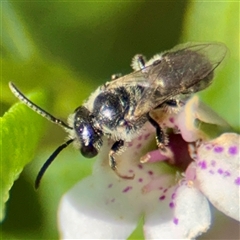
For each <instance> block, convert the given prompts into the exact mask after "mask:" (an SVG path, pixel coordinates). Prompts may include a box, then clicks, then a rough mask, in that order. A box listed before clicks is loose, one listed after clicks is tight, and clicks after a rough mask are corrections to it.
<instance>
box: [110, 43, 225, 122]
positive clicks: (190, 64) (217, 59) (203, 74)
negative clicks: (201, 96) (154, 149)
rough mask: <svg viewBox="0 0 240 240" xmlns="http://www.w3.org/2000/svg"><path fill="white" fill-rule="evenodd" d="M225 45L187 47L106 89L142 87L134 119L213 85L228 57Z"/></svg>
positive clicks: (175, 49)
mask: <svg viewBox="0 0 240 240" xmlns="http://www.w3.org/2000/svg"><path fill="white" fill-rule="evenodd" d="M226 53H227V48H226V46H225V45H224V44H222V43H186V44H180V45H178V46H176V47H174V48H173V49H171V50H169V51H166V52H163V53H162V54H161V55H157V57H156V56H155V57H153V58H152V59H150V60H149V61H148V62H147V63H146V67H145V68H144V69H142V70H139V71H135V72H133V73H130V74H128V75H125V76H123V77H120V78H118V79H116V80H113V81H111V82H108V83H106V89H114V88H116V87H121V86H123V87H129V86H131V87H134V86H142V87H144V91H143V92H142V96H141V99H140V101H139V102H138V105H137V107H136V109H135V111H134V116H133V118H135V119H137V118H138V117H140V116H142V115H143V114H145V113H147V112H149V111H150V110H152V109H154V108H156V107H157V106H158V105H160V104H161V103H163V102H164V101H166V100H167V99H169V98H172V97H174V96H176V95H178V94H180V93H182V94H189V93H194V92H198V91H200V90H202V89H204V88H206V87H207V86H209V84H211V82H212V80H213V77H214V70H215V68H216V67H217V66H218V65H219V64H220V63H221V62H222V61H223V59H224V57H225V56H226Z"/></svg>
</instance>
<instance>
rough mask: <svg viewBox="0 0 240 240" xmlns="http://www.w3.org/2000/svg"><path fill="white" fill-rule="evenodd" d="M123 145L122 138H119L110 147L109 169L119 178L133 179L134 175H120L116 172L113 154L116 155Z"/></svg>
mask: <svg viewBox="0 0 240 240" xmlns="http://www.w3.org/2000/svg"><path fill="white" fill-rule="evenodd" d="M123 145H124V141H123V140H119V141H116V142H115V143H114V144H113V145H112V147H111V150H110V152H109V165H110V167H111V169H112V170H113V171H114V172H115V173H116V174H117V175H118V176H119V177H120V178H124V179H133V178H134V175H132V176H125V175H122V174H120V173H119V172H118V170H117V162H116V160H115V157H114V155H116V154H117V153H118V152H119V151H120V150H121V149H122V147H123Z"/></svg>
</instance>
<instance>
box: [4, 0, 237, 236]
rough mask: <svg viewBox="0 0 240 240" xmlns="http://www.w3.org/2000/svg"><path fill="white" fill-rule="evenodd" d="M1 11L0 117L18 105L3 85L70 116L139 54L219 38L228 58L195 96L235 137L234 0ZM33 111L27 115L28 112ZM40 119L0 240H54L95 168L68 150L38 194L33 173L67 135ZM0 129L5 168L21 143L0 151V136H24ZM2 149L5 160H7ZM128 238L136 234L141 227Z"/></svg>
mask: <svg viewBox="0 0 240 240" xmlns="http://www.w3.org/2000/svg"><path fill="white" fill-rule="evenodd" d="M1 8H2V9H1V15H2V16H1V19H2V42H1V51H2V54H1V57H2V63H1V64H2V68H1V71H2V73H1V113H2V115H3V114H4V112H5V111H7V110H8V109H9V108H10V106H11V105H12V104H13V103H15V102H16V101H17V100H16V99H15V98H14V96H13V95H12V94H11V92H10V91H9V89H8V82H9V81H13V82H14V83H15V84H16V85H17V86H18V87H19V88H20V89H21V90H22V91H23V92H24V93H26V94H27V93H30V92H33V93H35V92H38V93H39V92H40V93H41V94H42V95H43V98H44V99H45V100H43V101H42V102H41V101H39V102H36V103H38V104H39V105H41V104H42V106H43V105H44V106H45V109H46V110H48V111H49V112H51V113H52V114H53V115H55V116H57V117H60V118H62V119H64V120H66V119H67V116H68V115H69V114H70V113H72V112H73V110H74V109H75V108H76V107H78V106H79V105H80V104H81V103H82V102H83V100H84V99H86V97H87V96H89V94H90V93H91V92H92V91H93V90H94V89H95V88H96V87H97V86H98V85H100V84H102V83H104V82H105V81H107V80H109V79H110V76H111V75H112V74H113V73H119V72H121V73H123V74H126V73H129V72H130V71H131V68H130V63H131V59H132V57H133V56H134V55H135V54H137V53H143V54H144V55H146V56H147V58H150V57H151V56H153V55H154V54H156V53H159V52H161V51H164V50H167V49H170V48H172V47H173V46H174V45H176V44H178V43H181V42H189V41H193V42H201V41H218V42H223V43H225V44H226V45H227V46H228V48H229V50H230V54H229V56H228V57H227V59H226V61H225V62H226V63H225V64H224V66H223V67H222V68H221V71H219V74H218V75H217V77H216V81H215V82H214V83H213V85H212V86H211V87H210V88H209V89H207V90H206V91H204V92H203V93H201V94H200V96H201V98H202V100H203V101H204V102H206V103H207V104H209V105H210V106H211V107H212V108H213V109H214V110H215V111H216V112H218V113H219V114H220V115H221V116H222V117H223V118H225V119H226V120H227V121H228V122H229V123H230V124H231V125H232V126H233V127H234V129H235V130H238V131H239V129H240V128H239V103H240V101H239V91H240V89H239V21H238V20H239V3H238V2H227V1H226V2H196V1H161V2H160V1H159V2H158V1H154V2H152V1H141V2H137V1H118V2H114V1H78V2H76V1H75V2H72V1H65V2H60V1H59V2H58V1H55V2H52V1H44V2H40V1H33V2H24V1H21V2H20V1H16V2H8V1H5V2H2V3H1ZM29 112H30V111H28V110H23V114H26V116H29V114H30V113H29ZM39 118H40V117H39ZM14 121H15V122H17V124H20V125H24V122H21V116H19V115H16V114H15V117H14ZM39 121H41V120H39ZM43 122H44V123H45V125H43V127H41V128H40V127H39V125H37V124H36V125H35V120H33V121H32V126H31V127H32V128H36V130H32V132H29V133H26V135H24V137H23V141H24V142H25V143H26V144H27V146H29V148H27V147H26V148H24V152H23V153H22V155H21V156H18V157H22V158H26V159H27V160H26V162H25V163H24V164H23V163H21V166H20V164H19V166H18V167H20V168H22V167H24V165H25V164H26V163H27V162H28V161H31V160H32V157H33V156H34V159H33V161H32V162H31V164H29V165H27V166H26V168H25V169H24V171H23V172H22V174H21V175H20V178H19V179H18V180H17V181H16V182H15V183H14V186H13V188H12V189H11V191H10V199H9V201H8V202H7V207H6V217H5V220H4V221H3V223H2V225H1V234H2V239H35V238H36V239H57V238H58V237H59V235H58V232H57V223H56V221H57V219H56V214H57V206H58V203H59V200H60V197H61V196H62V194H63V193H64V192H65V191H67V190H68V189H69V188H70V187H71V186H73V184H74V183H76V182H77V181H78V180H79V179H81V178H83V177H85V176H87V175H88V174H90V172H91V166H92V164H93V163H94V159H93V160H89V159H84V158H82V157H81V155H80V154H79V153H78V151H75V150H73V149H72V147H69V148H68V149H66V150H65V151H63V152H62V153H61V155H60V156H59V157H58V158H57V159H56V161H55V162H54V164H53V165H52V166H51V167H50V168H49V169H48V171H47V173H46V175H45V176H44V179H43V181H42V184H41V187H40V189H39V190H38V191H37V192H36V191H34V189H33V182H34V178H35V177H36V175H37V172H38V170H39V168H40V167H41V165H42V164H43V162H44V161H45V160H46V159H47V158H48V156H49V155H50V154H51V153H52V152H53V151H54V149H55V148H56V147H57V146H58V145H60V144H61V143H62V142H63V141H64V138H65V136H66V134H65V133H64V131H62V130H61V129H60V128H59V127H57V126H54V125H53V124H51V123H46V121H45V120H43ZM44 123H43V124H44ZM1 124H2V125H1V128H3V129H5V130H6V131H4V134H2V136H1V138H2V148H1V149H2V150H1V151H3V154H2V155H1V156H2V159H1V161H2V162H3V164H5V163H6V165H7V166H9V165H10V164H8V163H9V162H7V161H13V158H11V157H12V155H13V152H14V151H15V148H16V149H18V150H19V149H20V150H21V144H22V143H21V141H20V140H19V142H18V143H16V144H18V145H19V146H12V147H11V148H10V147H9V146H7V144H5V145H4V143H6V142H7V141H5V142H4V138H5V139H6V138H7V139H10V140H11V139H13V138H16V139H18V137H19V139H21V137H20V135H23V134H22V132H21V131H20V130H18V129H17V128H18V127H17V126H18V125H17V124H16V126H15V124H12V125H11V124H10V125H6V126H5V125H4V124H3V123H2V122H1ZM41 124H42V123H41ZM13 128H16V129H17V130H16V133H14V134H16V135H14V134H13V131H12V129H13ZM38 128H39V129H40V130H38ZM29 129H30V125H29ZM34 131H39V137H38V141H37V144H36V145H37V146H38V147H37V149H36V146H35V145H34V144H32V137H33V135H34V136H35V132H34ZM5 133H6V134H5ZM33 145H34V146H33ZM4 151H5V153H7V155H8V156H9V158H4V159H3V156H5V155H4V154H5V153H4ZM28 151H29V152H31V154H30V155H27V154H26V152H28ZM29 156H32V157H31V159H29ZM4 161H5V163H4ZM6 171H9V172H10V171H15V169H14V168H11V167H9V169H7V170H6ZM17 176H18V173H16V177H17ZM5 178H7V174H6V173H5V172H4V171H3V170H1V179H5ZM9 184H10V185H11V181H10V182H9ZM7 192H8V191H7ZM86 194H87V193H86ZM139 229H141V227H139ZM131 238H135V239H136V238H138V239H139V238H142V233H141V230H137V231H135V232H134V233H133V235H132V236H131Z"/></svg>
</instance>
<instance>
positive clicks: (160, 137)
mask: <svg viewBox="0 0 240 240" xmlns="http://www.w3.org/2000/svg"><path fill="white" fill-rule="evenodd" d="M147 118H148V121H149V122H150V123H151V124H152V125H153V127H155V129H156V142H157V146H158V147H159V148H161V149H164V148H165V145H166V143H167V138H166V135H165V133H164V131H163V130H162V128H161V127H160V126H159V124H158V123H157V122H156V121H155V120H154V119H153V118H152V117H151V116H150V114H149V113H148V114H147Z"/></svg>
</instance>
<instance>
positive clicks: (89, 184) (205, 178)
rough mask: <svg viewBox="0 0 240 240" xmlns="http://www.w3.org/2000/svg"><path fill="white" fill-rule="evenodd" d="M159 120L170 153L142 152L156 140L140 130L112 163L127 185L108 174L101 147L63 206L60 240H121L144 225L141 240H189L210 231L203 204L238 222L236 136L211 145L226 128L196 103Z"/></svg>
mask: <svg viewBox="0 0 240 240" xmlns="http://www.w3.org/2000/svg"><path fill="white" fill-rule="evenodd" d="M159 116H161V117H160V118H159V122H160V123H161V124H162V125H164V126H167V127H170V128H173V129H175V130H176V129H177V130H178V131H180V133H181V134H170V136H169V137H170V139H169V147H168V148H167V150H168V151H166V152H161V151H160V150H153V151H149V152H148V150H149V149H150V148H151V146H154V144H155V143H154V136H155V133H154V129H153V128H152V127H151V126H150V125H146V126H145V130H144V131H143V132H142V133H141V135H139V137H138V138H136V139H134V140H133V141H132V142H131V143H130V144H128V147H127V149H126V151H125V152H123V153H122V154H121V155H119V156H118V158H117V163H118V170H119V172H120V173H121V174H125V175H126V174H129V175H131V174H133V173H134V174H135V178H134V179H133V180H126V179H121V178H119V177H117V176H116V174H115V173H114V172H113V171H112V170H111V169H110V167H109V165H108V151H109V146H105V147H104V149H103V150H102V153H101V154H100V155H99V157H98V159H97V161H96V163H95V166H94V169H93V174H92V175H91V176H89V177H87V178H85V179H84V180H82V181H80V182H79V183H78V184H76V185H75V186H74V187H73V188H72V189H71V190H70V191H68V192H67V193H66V194H65V195H64V196H63V198H62V201H61V204H60V207H59V230H60V233H61V237H62V238H63V239H70V238H71V239H73V238H74V239H126V238H127V237H128V236H129V235H130V234H131V233H132V232H133V230H134V229H135V228H136V226H137V224H138V221H139V219H140V218H142V217H143V219H144V226H143V230H144V235H145V238H146V239H183V238H184V239H193V238H196V237H197V236H199V235H201V234H202V233H203V232H206V231H207V230H208V229H209V227H210V225H211V209H210V204H209V202H211V203H212V204H213V205H214V206H215V207H216V208H217V209H218V210H220V211H221V212H223V213H224V214H226V215H227V216H229V217H231V218H233V219H236V220H238V221H239V220H240V219H239V218H240V217H239V190H240V173H239V170H240V166H239V165H240V159H239V151H240V136H239V135H237V134H235V133H223V134H221V135H220V136H219V137H217V138H214V139H213V140H210V139H209V137H213V135H214V134H215V135H216V136H217V133H219V132H221V131H222V132H224V131H229V126H228V125H227V124H226V122H224V121H223V120H221V119H220V118H219V117H218V116H217V115H216V114H215V113H213V112H212V111H211V110H210V109H209V108H207V107H206V106H205V105H203V104H202V103H199V101H198V99H197V98H193V99H191V100H190V101H189V102H188V103H187V104H186V106H185V107H184V109H183V110H182V111H181V112H180V113H173V114H172V115H171V116H170V115H166V114H161V113H159ZM166 116H167V118H166ZM206 129H207V130H206ZM209 134H210V136H209ZM216 136H215V137H216ZM183 139H184V140H183ZM199 139H201V141H200V140H199ZM189 142H191V145H190V148H189V151H188V147H189V146H188V145H189ZM193 143H194V144H193ZM147 152H148V153H147ZM189 152H190V154H189ZM140 159H141V161H142V162H145V163H140ZM163 160H167V162H168V163H166V162H163Z"/></svg>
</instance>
